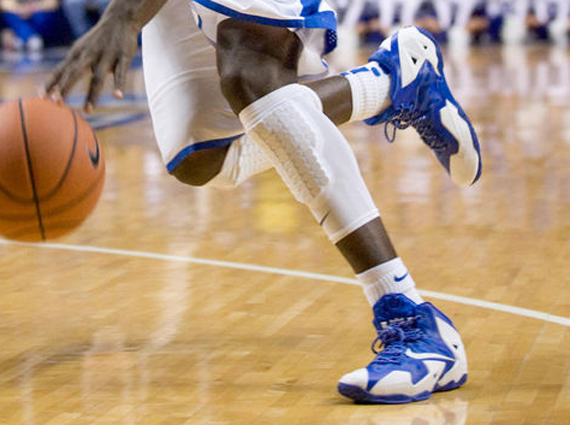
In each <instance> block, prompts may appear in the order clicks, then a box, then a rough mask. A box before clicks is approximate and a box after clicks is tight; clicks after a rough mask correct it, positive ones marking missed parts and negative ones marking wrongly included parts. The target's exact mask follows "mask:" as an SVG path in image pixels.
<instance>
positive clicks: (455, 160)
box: [365, 27, 481, 186]
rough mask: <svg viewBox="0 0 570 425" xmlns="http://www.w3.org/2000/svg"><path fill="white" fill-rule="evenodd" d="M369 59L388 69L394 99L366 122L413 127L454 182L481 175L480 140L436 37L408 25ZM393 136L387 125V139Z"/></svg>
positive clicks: (462, 182) (473, 179) (464, 182)
mask: <svg viewBox="0 0 570 425" xmlns="http://www.w3.org/2000/svg"><path fill="white" fill-rule="evenodd" d="M369 60H370V62H376V63H378V64H379V65H380V66H381V67H382V69H383V70H384V71H385V72H387V73H388V74H390V77H391V79H392V86H391V91H390V98H391V101H392V104H391V106H389V107H388V108H387V109H386V110H384V111H383V112H382V113H381V114H380V115H377V116H374V117H372V118H369V119H367V120H365V122H366V123H367V124H369V125H377V124H383V123H386V128H387V124H392V125H393V126H394V127H395V128H396V129H404V128H407V127H409V126H412V127H414V128H415V129H416V131H417V132H418V133H419V135H420V137H421V138H422V140H423V141H424V142H425V144H426V145H428V146H429V147H430V148H431V149H432V150H433V152H434V153H435V156H436V157H437V159H438V160H439V162H440V163H441V164H442V165H443V166H444V167H445V169H446V170H447V172H448V173H449V175H450V176H451V179H452V180H453V181H454V182H455V183H456V184H458V185H461V186H468V185H471V184H473V183H475V182H476V181H477V180H478V179H479V176H480V175H481V153H480V149H479V141H478V140H477V135H476V134H475V130H474V129H473V125H472V124H471V122H470V121H469V118H467V115H466V114H465V112H464V111H463V109H462V108H461V106H460V105H459V103H457V101H456V100H455V99H454V98H453V95H452V94H451V91H450V89H449V86H448V85H447V82H446V80H445V75H444V73H443V57H442V54H441V50H440V48H439V46H438V44H437V42H436V41H435V39H434V38H433V37H432V36H431V35H430V34H429V33H427V32H426V31H424V30H422V29H419V28H417V27H405V28H403V29H401V30H400V31H398V32H396V33H395V34H393V35H392V36H390V37H388V38H387V39H386V40H384V42H383V43H382V44H381V45H380V47H379V49H378V50H377V51H376V52H375V53H374V54H373V55H372V56H371V57H370V59H369ZM394 131H395V130H394ZM394 136H395V134H394V135H392V136H391V137H390V135H389V134H388V131H386V137H387V139H388V140H390V141H393V140H394Z"/></svg>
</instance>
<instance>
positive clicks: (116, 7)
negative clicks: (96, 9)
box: [101, 0, 168, 30]
mask: <svg viewBox="0 0 570 425" xmlns="http://www.w3.org/2000/svg"><path fill="white" fill-rule="evenodd" d="M167 1H168V0H113V1H112V2H111V3H110V4H109V6H108V7H107V9H106V10H105V13H104V14H103V16H102V17H101V20H102V21H107V20H109V19H110V18H112V19H119V20H121V21H125V22H129V23H130V24H132V25H134V26H135V27H137V29H139V30H140V29H142V27H144V26H145V25H146V23H147V22H148V21H150V20H151V19H152V18H153V17H154V16H155V15H156V14H157V13H158V11H159V10H160V9H161V8H162V6H164V5H165V4H166V2H167Z"/></svg>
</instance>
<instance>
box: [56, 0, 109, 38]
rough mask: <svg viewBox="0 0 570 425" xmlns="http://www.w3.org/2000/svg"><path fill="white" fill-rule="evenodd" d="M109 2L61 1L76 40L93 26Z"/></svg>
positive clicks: (89, 0)
mask: <svg viewBox="0 0 570 425" xmlns="http://www.w3.org/2000/svg"><path fill="white" fill-rule="evenodd" d="M109 2H110V0H62V3H63V11H64V12H65V16H66V17H67V20H68V21H69V25H70V26H71V31H72V32H73V35H74V36H75V37H76V38H79V37H81V36H82V35H83V34H85V33H86V32H87V31H89V29H90V28H91V27H92V26H93V24H94V23H95V22H96V21H97V19H99V17H100V16H101V15H102V14H103V12H104V11H105V8H106V7H107V5H108V4H109Z"/></svg>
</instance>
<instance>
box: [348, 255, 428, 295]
mask: <svg viewBox="0 0 570 425" xmlns="http://www.w3.org/2000/svg"><path fill="white" fill-rule="evenodd" d="M357 278H358V280H359V281H360V283H361V285H362V287H363V289H364V294H365V295H366V298H367V299H368V302H369V303H370V305H374V304H376V302H377V301H378V300H379V299H380V298H382V296H384V295H387V294H403V295H405V296H406V297H407V298H409V299H410V300H412V301H413V302H415V303H416V304H420V303H422V302H423V299H422V297H421V296H420V294H419V293H418V291H417V290H416V284H415V282H414V280H413V279H412V276H411V275H410V273H409V271H408V269H407V268H406V266H405V265H404V262H403V261H402V259H401V258H399V257H398V258H394V259H392V260H390V261H387V262H385V263H383V264H379V265H377V266H376V267H373V268H371V269H369V270H366V271H365V272H363V273H360V274H358V275H357Z"/></svg>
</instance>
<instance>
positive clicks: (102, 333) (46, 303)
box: [0, 47, 570, 425]
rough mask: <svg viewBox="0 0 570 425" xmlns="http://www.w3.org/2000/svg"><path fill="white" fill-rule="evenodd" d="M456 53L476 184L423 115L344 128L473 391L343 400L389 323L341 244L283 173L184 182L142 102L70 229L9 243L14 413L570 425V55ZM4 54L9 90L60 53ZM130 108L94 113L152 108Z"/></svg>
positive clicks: (152, 420)
mask: <svg viewBox="0 0 570 425" xmlns="http://www.w3.org/2000/svg"><path fill="white" fill-rule="evenodd" d="M447 59H448V61H447V65H446V66H447V70H448V73H449V75H450V79H451V81H452V85H453V87H454V88H455V89H456V94H457V97H458V98H459V99H460V100H461V101H462V103H463V104H464V105H465V109H466V110H467V112H468V113H469V114H470V116H471V117H472V119H473V121H474V122H475V125H476V127H477V129H478V131H479V134H480V138H481V140H482V142H483V150H484V174H483V178H482V180H481V181H480V183H478V184H477V185H476V186H474V187H472V188H469V189H466V190H462V189H458V188H455V187H454V186H453V185H452V183H451V182H450V181H449V180H448V178H447V176H446V175H445V173H444V172H443V171H442V170H441V169H440V166H439V165H438V164H437V163H436V161H435V159H434V158H433V157H432V154H431V152H429V150H428V149H427V148H425V147H424V146H423V145H422V144H421V142H420V141H419V139H418V138H417V137H416V136H415V134H414V133H413V132H411V131H407V132H400V133H399V134H398V137H397V142H396V143H395V144H393V145H390V144H388V143H387V142H386V141H385V140H384V136H383V129H382V128H368V127H366V126H364V125H361V124H354V125H350V126H346V127H344V131H345V132H346V134H347V135H348V136H349V138H350V140H351V141H352V142H353V146H354V149H355V151H356V153H357V156H358V159H359V161H360V164H361V168H362V171H363V173H364V175H365V178H366V181H367V183H368V184H369V187H370V189H371V191H372V193H373V196H374V198H375V200H376V201H377V203H378V205H379V208H380V210H381V212H382V215H383V218H384V220H385V222H386V224H387V227H388V228H389V229H390V231H391V234H392V238H393V239H394V241H395V243H396V246H397V247H398V249H399V253H400V255H401V256H402V257H403V258H404V259H405V261H406V262H407V265H408V267H409V268H410V270H411V271H412V273H413V274H414V276H415V280H416V282H417V283H418V284H419V286H420V288H421V289H424V290H426V291H432V292H426V298H427V299H429V300H431V301H433V302H435V303H436V304H437V305H438V306H439V307H440V308H441V309H442V310H444V311H445V312H446V313H447V314H449V315H450V316H451V317H452V318H453V320H454V321H455V324H456V325H457V327H458V328H459V329H460V331H461V332H462V335H463V338H464V342H465V345H466V348H467V352H468V356H469V361H470V375H469V380H468V382H467V385H466V386H465V387H464V388H462V389H461V390H459V391H454V392H451V393H447V394H445V393H442V394H437V395H434V396H433V397H432V398H431V399H430V400H427V401H424V402H420V403H415V404H411V405H404V406H356V405H353V404H352V403H351V402H349V401H348V400H345V399H343V398H341V397H340V396H339V395H338V394H337V393H336V388H335V387H336V383H337V380H338V378H339V377H340V376H341V375H342V374H344V373H346V372H348V371H351V370H353V369H355V368H357V367H361V366H363V365H365V364H367V363H368V361H369V360H370V359H371V356H372V354H371V352H370V350H369V345H370V343H371V341H372V339H373V337H374V331H373V328H372V325H371V324H370V321H371V313H370V309H369V307H368V305H367V303H366V301H365V299H364V296H363V295H362V293H361V290H360V289H359V288H358V287H357V286H354V285H351V284H350V283H352V281H351V280H350V279H351V278H352V276H351V273H350V270H349V268H348V267H347V266H346V265H345V264H344V262H343V261H342V260H341V257H340V255H339V254H337V252H336V251H335V249H334V248H333V247H331V246H330V245H329V243H328V241H327V240H326V238H325V237H324V235H323V234H321V231H320V229H319V227H318V226H317V225H315V223H314V222H313V219H312V217H311V216H310V214H309V213H308V212H307V211H306V210H305V209H304V208H303V207H302V206H299V205H297V204H296V203H295V202H294V201H293V198H292V196H291V195H290V194H289V193H288V191H287V190H286V188H285V186H284V185H283V184H282V183H281V181H280V180H279V178H278V177H277V176H276V175H275V173H273V172H268V173H265V174H263V175H261V176H258V177H257V178H254V179H252V180H251V181H248V182H246V183H245V184H244V185H243V187H241V188H240V189H238V190H236V191H233V192H230V193H223V192H217V191H214V190H209V189H193V188H189V187H185V186H183V185H182V184H179V183H177V182H176V181H175V180H174V179H172V178H171V177H169V176H168V175H167V174H166V172H165V170H164V167H163V165H162V163H161V161H160V159H159V156H158V151H157V149H156V147H155V146H154V142H153V136H152V130H151V125H150V122H149V120H148V118H146V119H144V120H142V121H137V122H136V123H133V124H130V125H124V126H119V127H110V128H107V129H104V130H101V131H99V137H100V140H101V141H102V143H103V144H104V147H105V149H106V157H107V167H108V175H107V177H108V178H107V184H106V187H105V190H104V193H103V197H102V200H101V202H100V204H99V206H98V208H97V210H96V212H95V214H94V215H93V216H92V217H91V218H90V219H89V220H88V221H87V223H86V224H85V225H84V226H83V227H82V228H80V229H79V230H78V231H77V232H76V233H74V234H73V235H72V236H70V237H67V238H65V239H62V240H61V241H57V242H58V243H60V244H63V245H37V246H32V245H28V246H22V245H15V244H11V243H8V242H5V241H2V242H1V243H0V424H9V425H19V424H22V425H32V424H37V425H47V424H49V425H64V424H74V425H75V424H129V425H130V424H133V425H134V424H141V425H143V424H144V425H154V424H169V425H175V424H201V425H202V424H210V425H221V424H231V425H237V424H260V425H261V424H264V425H265V424H321V423H322V424H331V425H332V424H338V425H412V424H413V425H418V424H429V425H432V424H448V425H465V424H475V425H480V424H481V425H483V424H517V425H518V424H529V425H530V424H532V425H537V424H556V425H561V424H567V423H570V356H569V353H570V327H569V326H570V319H569V318H570V291H568V287H569V285H570V277H569V263H570V243H569V238H570V149H569V148H570V105H569V102H570V96H569V93H570V56H569V55H568V52H567V51H566V50H556V49H549V48H547V47H534V48H528V49H517V50H507V49H501V48H476V49H473V50H471V51H469V52H464V53H463V54H453V55H452V54H449V53H448V55H447ZM341 60H342V62H341ZM347 60H349V61H352V60H353V58H348V57H347V56H346V55H340V56H339V57H337V58H336V59H333V63H337V64H338V66H339V67H341V66H344V65H346V61H347ZM354 60H355V61H356V60H362V58H354ZM48 67H49V66H48ZM4 69H5V70H4V72H3V73H2V75H1V77H0V78H1V79H0V82H1V86H0V91H1V93H0V95H1V96H2V97H3V98H12V97H15V96H19V95H26V94H30V93H34V90H35V86H36V85H37V84H39V83H40V82H41V81H42V78H43V77H44V75H45V69H46V66H45V65H44V64H43V63H40V64H38V65H37V66H31V67H30V68H28V69H29V70H31V72H29V73H27V74H23V75H22V74H15V73H14V72H13V69H14V68H13V66H12V65H6V67H5V68H4ZM34 70H36V71H34ZM132 77H133V78H131V87H130V90H131V92H132V93H135V94H137V93H142V90H143V88H142V81H141V73H140V70H135V71H133V75H132ZM134 98H135V99H136V98H137V97H136V96H135V97H134ZM119 106H120V105H119ZM123 106H124V108H122V109H121V108H119V107H118V106H117V105H116V104H106V105H104V106H103V107H102V108H101V109H100V112H99V114H100V115H98V116H97V117H96V120H95V121H94V122H99V123H100V122H105V119H106V118H105V115H101V114H110V113H113V114H114V115H108V116H107V118H108V117H111V118H113V117H114V118H113V119H115V121H113V119H111V121H109V122H115V123H124V122H128V121H129V119H128V117H126V118H125V116H123V115H117V114H118V113H119V112H121V113H122V114H125V113H131V114H134V116H136V114H139V113H141V111H142V112H144V106H141V105H140V103H137V102H133V101H128V102H126V103H123ZM121 116H123V118H125V119H124V120H122V119H121ZM117 117H118V118H117ZM102 127H104V126H102ZM96 248H97V249H96ZM98 248H104V249H101V250H99V249H98ZM133 251H136V252H133ZM148 253H151V254H157V255H151V254H148ZM158 254H160V255H158ZM192 259H208V260H213V261H212V262H210V263H200V262H196V261H194V260H192ZM224 262H231V263H224ZM244 264H245V265H254V266H255V267H251V268H249V269H247V268H244V267H242V265H244ZM257 266H260V267H257ZM261 266H263V267H273V268H278V269H280V270H267V269H263V268H262V267H261ZM291 270H293V271H295V270H302V271H306V272H311V273H320V274H326V275H330V276H333V277H336V279H335V278H333V277H326V276H325V277H323V276H310V275H302V274H299V273H296V272H291ZM338 277H344V278H345V279H344V280H343V279H338ZM444 294H449V295H454V296H460V297H464V298H462V299H459V300H455V301H450V300H445V299H440V298H442V297H445V295H444ZM427 295H431V296H427ZM434 296H435V297H434ZM457 301H461V302H457ZM479 301H484V302H490V303H497V304H492V305H486V306H484V307H481V306H479V304H478V302H479ZM508 306H514V307H517V308H518V309H513V310H509V309H508ZM490 307H491V308H490ZM521 309H530V310H534V311H535V312H534V313H533V312H530V313H529V312H528V311H526V310H521ZM541 312H542V313H543V314H541ZM525 314H530V315H531V316H532V315H534V316H535V317H528V316H525Z"/></svg>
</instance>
